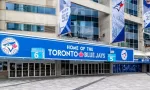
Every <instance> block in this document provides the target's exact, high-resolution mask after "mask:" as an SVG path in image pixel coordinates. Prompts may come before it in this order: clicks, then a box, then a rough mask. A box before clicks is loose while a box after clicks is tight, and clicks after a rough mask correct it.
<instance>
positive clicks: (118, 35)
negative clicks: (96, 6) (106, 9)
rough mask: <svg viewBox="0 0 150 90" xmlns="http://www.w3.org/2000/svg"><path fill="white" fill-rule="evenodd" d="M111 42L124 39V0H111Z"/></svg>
mask: <svg viewBox="0 0 150 90" xmlns="http://www.w3.org/2000/svg"><path fill="white" fill-rule="evenodd" d="M112 6H113V7H112V43H115V42H121V41H124V40H125V28H124V27H125V25H124V22H125V20H124V0H112Z"/></svg>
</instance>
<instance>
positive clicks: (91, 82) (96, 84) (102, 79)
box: [0, 73, 150, 90]
mask: <svg viewBox="0 0 150 90" xmlns="http://www.w3.org/2000/svg"><path fill="white" fill-rule="evenodd" d="M0 90H150V75H148V74H145V73H143V74H125V75H115V76H90V77H72V78H56V79H20V80H0Z"/></svg>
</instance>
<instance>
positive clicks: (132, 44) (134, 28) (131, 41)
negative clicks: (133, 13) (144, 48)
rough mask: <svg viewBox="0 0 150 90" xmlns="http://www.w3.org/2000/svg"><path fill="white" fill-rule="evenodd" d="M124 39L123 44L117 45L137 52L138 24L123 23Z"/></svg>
mask: <svg viewBox="0 0 150 90" xmlns="http://www.w3.org/2000/svg"><path fill="white" fill-rule="evenodd" d="M125 37H126V40H125V42H124V43H119V46H122V47H129V48H134V49H136V50H138V24H137V23H134V22H131V21H128V20H126V21H125Z"/></svg>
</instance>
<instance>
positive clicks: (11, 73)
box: [9, 63, 16, 77]
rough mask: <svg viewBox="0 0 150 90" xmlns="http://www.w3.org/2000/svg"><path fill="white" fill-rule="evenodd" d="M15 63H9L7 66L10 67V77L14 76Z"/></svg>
mask: <svg viewBox="0 0 150 90" xmlns="http://www.w3.org/2000/svg"><path fill="white" fill-rule="evenodd" d="M15 65H16V64H15V63H10V64H9V67H10V69H9V70H10V72H9V76H10V77H15V67H16V66H15Z"/></svg>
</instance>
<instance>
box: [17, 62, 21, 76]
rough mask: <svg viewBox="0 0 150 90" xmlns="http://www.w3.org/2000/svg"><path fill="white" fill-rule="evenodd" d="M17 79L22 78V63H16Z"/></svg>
mask: <svg viewBox="0 0 150 90" xmlns="http://www.w3.org/2000/svg"><path fill="white" fill-rule="evenodd" d="M16 77H22V63H16Z"/></svg>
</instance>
